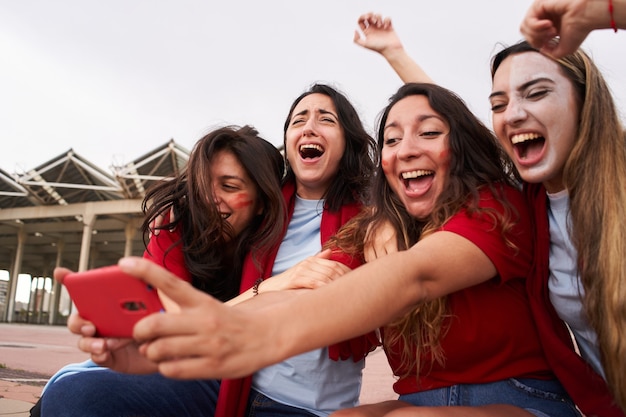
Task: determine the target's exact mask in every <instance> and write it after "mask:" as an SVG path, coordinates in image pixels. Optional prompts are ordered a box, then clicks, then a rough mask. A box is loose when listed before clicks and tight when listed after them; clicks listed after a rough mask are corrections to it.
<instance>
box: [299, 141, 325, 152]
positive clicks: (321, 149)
mask: <svg viewBox="0 0 626 417" xmlns="http://www.w3.org/2000/svg"><path fill="white" fill-rule="evenodd" d="M305 149H315V150H316V151H318V152H324V148H322V147H321V146H320V145H317V144H315V143H307V144H306V145H301V146H300V151H303V150H305Z"/></svg>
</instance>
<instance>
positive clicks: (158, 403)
mask: <svg viewBox="0 0 626 417" xmlns="http://www.w3.org/2000/svg"><path fill="white" fill-rule="evenodd" d="M219 387H220V384H219V381H215V380H191V381H183V380H176V379H169V378H165V377H164V376H162V375H160V374H152V375H128V374H120V373H117V372H113V371H111V370H101V371H100V370H99V371H90V372H78V373H76V374H72V375H67V376H65V377H63V378H61V379H59V380H58V381H56V382H55V383H53V384H51V385H50V386H48V388H47V389H46V390H45V392H44V394H43V396H42V397H41V415H42V416H43V417H105V416H106V417H112V416H114V417H143V416H145V417H173V416H176V417H179V416H181V417H182V416H189V417H196V416H197V417H204V416H213V415H214V414H215V406H216V404H217V394H218V392H219Z"/></svg>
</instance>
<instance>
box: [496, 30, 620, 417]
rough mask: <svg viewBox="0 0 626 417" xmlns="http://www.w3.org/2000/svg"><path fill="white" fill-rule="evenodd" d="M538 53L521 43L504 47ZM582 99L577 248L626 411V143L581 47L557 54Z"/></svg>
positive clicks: (574, 160)
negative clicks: (567, 52)
mask: <svg viewBox="0 0 626 417" xmlns="http://www.w3.org/2000/svg"><path fill="white" fill-rule="evenodd" d="M524 52H538V51H537V50H536V49H534V48H533V47H531V46H530V45H529V44H528V43H527V42H521V43H518V44H516V45H513V46H511V47H509V48H506V49H504V50H503V51H501V52H499V53H498V54H497V55H496V56H495V57H494V59H493V62H492V65H491V74H492V77H493V74H495V72H496V70H497V69H498V67H499V66H500V64H501V63H502V61H504V59H506V58H507V57H508V56H510V55H512V54H518V53H524ZM556 62H557V63H558V64H559V67H560V69H561V71H562V73H563V74H564V75H565V76H566V77H567V78H568V79H569V80H570V81H571V82H572V84H573V86H574V90H575V91H576V94H577V96H578V97H577V98H578V100H579V102H580V103H581V106H580V115H579V118H578V120H579V122H578V136H577V138H576V142H575V145H574V148H573V149H572V152H571V154H570V156H569V158H568V159H567V162H566V163H565V167H564V169H563V182H564V184H565V187H566V188H567V191H568V194H569V198H570V207H569V208H570V215H571V230H570V233H571V236H572V242H573V243H574V246H575V247H576V250H577V251H578V274H579V276H580V279H581V281H582V284H583V288H584V290H585V294H584V297H583V300H582V301H583V306H584V310H585V313H586V315H587V318H588V319H589V323H590V325H591V327H592V328H593V329H594V330H595V331H596V333H597V336H598V344H599V348H600V354H601V359H602V364H603V368H604V372H605V375H606V379H607V382H608V385H609V387H610V389H611V391H612V392H613V395H614V396H615V399H616V400H617V403H618V405H619V406H620V407H621V408H622V409H623V410H626V221H624V210H625V209H626V183H625V182H624V181H625V178H626V141H625V137H624V131H623V126H622V125H621V123H620V120H619V116H618V113H617V110H616V107H615V103H614V101H613V97H612V95H611V91H610V89H609V87H608V85H607V83H606V81H605V80H604V78H603V77H602V74H601V73H600V70H599V69H598V68H597V67H596V65H595V64H594V63H593V61H592V60H591V58H589V56H588V55H587V54H585V53H584V52H583V51H582V50H578V51H576V52H575V53H573V54H571V55H568V56H565V57H563V58H561V59H558V60H556Z"/></svg>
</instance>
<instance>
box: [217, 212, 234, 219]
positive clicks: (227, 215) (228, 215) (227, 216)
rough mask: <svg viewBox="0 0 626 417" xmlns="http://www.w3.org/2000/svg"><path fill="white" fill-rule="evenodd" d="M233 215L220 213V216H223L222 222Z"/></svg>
mask: <svg viewBox="0 0 626 417" xmlns="http://www.w3.org/2000/svg"><path fill="white" fill-rule="evenodd" d="M231 214H232V213H220V215H221V216H222V220H226V219H228V218H229V217H230V215H231Z"/></svg>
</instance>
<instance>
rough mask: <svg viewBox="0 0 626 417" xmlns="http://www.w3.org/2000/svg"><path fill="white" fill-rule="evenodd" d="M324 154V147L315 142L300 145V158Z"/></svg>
mask: <svg viewBox="0 0 626 417" xmlns="http://www.w3.org/2000/svg"><path fill="white" fill-rule="evenodd" d="M323 154H324V148H322V147H321V146H320V145H318V144H315V143H307V144H304V145H301V146H300V157H301V158H302V159H314V158H319V157H321V156H322V155H323Z"/></svg>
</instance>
